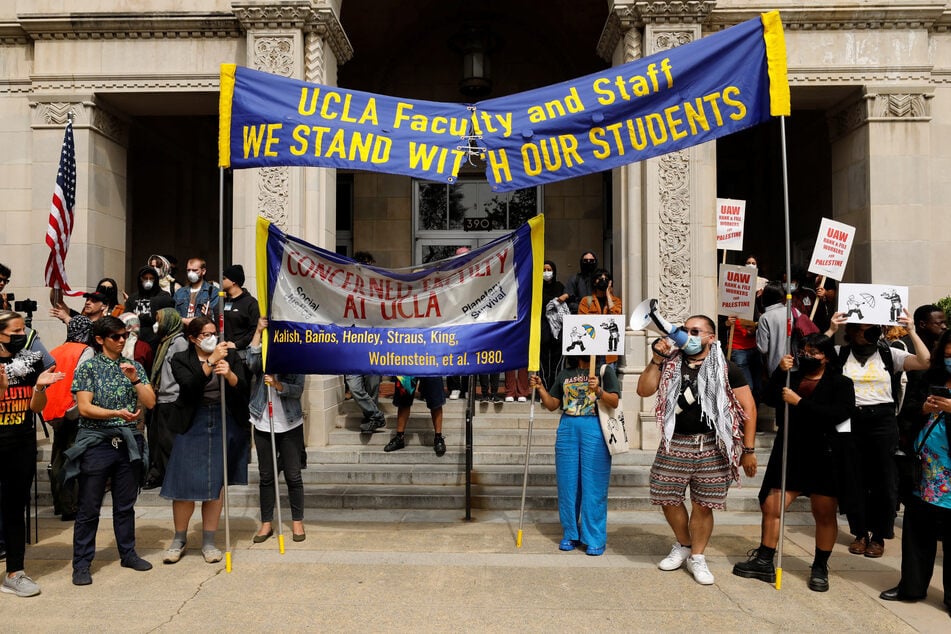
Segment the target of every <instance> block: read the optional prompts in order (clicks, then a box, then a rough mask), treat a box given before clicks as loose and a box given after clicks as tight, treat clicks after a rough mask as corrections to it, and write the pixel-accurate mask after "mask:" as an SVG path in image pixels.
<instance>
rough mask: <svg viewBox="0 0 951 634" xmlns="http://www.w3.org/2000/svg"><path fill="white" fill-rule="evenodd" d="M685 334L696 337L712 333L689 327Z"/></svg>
mask: <svg viewBox="0 0 951 634" xmlns="http://www.w3.org/2000/svg"><path fill="white" fill-rule="evenodd" d="M687 334H688V335H692V336H694V337H698V336H700V335H712V334H713V333H712V332H710V331H709V330H700V329H699V328H691V329H690V330H688V331H687Z"/></svg>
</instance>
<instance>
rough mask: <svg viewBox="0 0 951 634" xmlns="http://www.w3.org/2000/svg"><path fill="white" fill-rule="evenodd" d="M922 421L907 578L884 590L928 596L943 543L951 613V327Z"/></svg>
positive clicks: (924, 395)
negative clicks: (950, 447)
mask: <svg viewBox="0 0 951 634" xmlns="http://www.w3.org/2000/svg"><path fill="white" fill-rule="evenodd" d="M917 386H918V392H919V393H918V394H915V395H909V396H908V397H907V398H912V399H916V400H915V401H914V402H916V403H917V402H920V403H921V417H920V419H919V420H920V423H919V425H917V426H916V427H917V428H916V429H914V430H913V432H912V434H911V437H912V438H914V442H913V446H912V447H910V448H908V449H907V451H906V453H908V452H910V455H911V458H912V460H914V459H916V458H919V457H920V461H921V474H920V478H918V479H917V482H916V483H915V488H914V490H913V491H912V495H911V496H909V498H908V499H907V500H906V502H905V518H904V523H903V530H902V536H901V580H900V581H899V582H898V585H897V586H895V587H894V588H891V589H889V590H885V591H884V592H882V593H881V594H880V595H879V597H880V598H881V599H883V600H885V601H907V602H914V601H920V600H922V599H924V598H925V597H926V596H927V594H928V585H929V584H930V583H931V575H932V574H933V573H934V564H935V557H936V555H937V547H938V542H939V541H940V542H941V543H942V550H943V551H944V561H943V569H944V575H943V576H944V578H943V585H944V605H945V608H946V609H947V610H948V612H949V613H951V451H949V446H951V438H949V433H951V424H949V420H951V391H949V390H951V330H946V331H945V332H944V333H943V334H942V335H941V337H940V338H939V339H938V343H937V344H936V345H935V348H934V351H933V352H932V355H931V366H930V368H929V369H928V371H927V372H926V373H925V377H924V380H923V381H921V382H920V383H918V384H917Z"/></svg>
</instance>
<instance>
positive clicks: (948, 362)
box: [944, 359, 951, 374]
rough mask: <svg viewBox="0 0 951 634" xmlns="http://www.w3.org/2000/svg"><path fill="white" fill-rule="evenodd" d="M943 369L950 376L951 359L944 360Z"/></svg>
mask: <svg viewBox="0 0 951 634" xmlns="http://www.w3.org/2000/svg"><path fill="white" fill-rule="evenodd" d="M944 369H945V370H947V371H948V374H951V359H945V360H944Z"/></svg>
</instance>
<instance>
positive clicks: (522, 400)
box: [518, 396, 528, 403]
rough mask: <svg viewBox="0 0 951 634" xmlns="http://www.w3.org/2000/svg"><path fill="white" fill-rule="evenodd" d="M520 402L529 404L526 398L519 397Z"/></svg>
mask: <svg viewBox="0 0 951 634" xmlns="http://www.w3.org/2000/svg"><path fill="white" fill-rule="evenodd" d="M518 402H519V403H527V402H528V399H527V398H525V397H524V396H519V397H518Z"/></svg>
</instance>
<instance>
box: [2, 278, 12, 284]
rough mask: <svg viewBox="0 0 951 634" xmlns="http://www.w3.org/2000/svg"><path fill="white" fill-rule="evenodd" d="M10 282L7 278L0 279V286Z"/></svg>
mask: <svg viewBox="0 0 951 634" xmlns="http://www.w3.org/2000/svg"><path fill="white" fill-rule="evenodd" d="M9 281H10V278H9V277H0V284H6V283H7V282H9Z"/></svg>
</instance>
